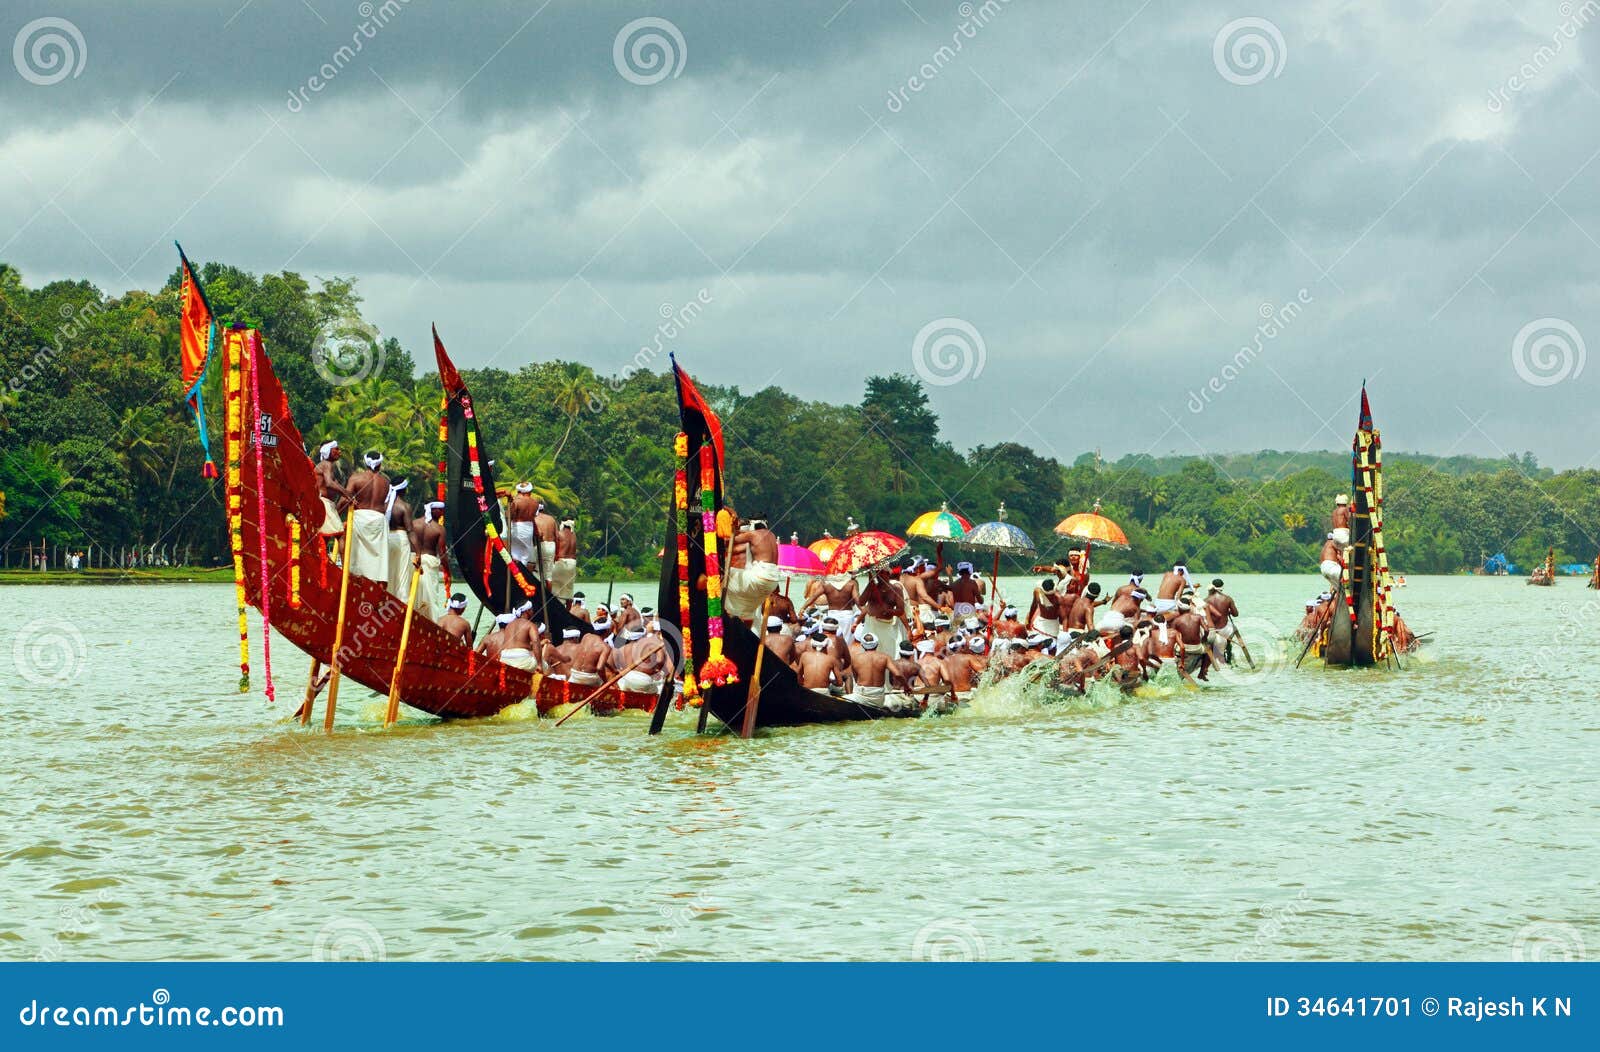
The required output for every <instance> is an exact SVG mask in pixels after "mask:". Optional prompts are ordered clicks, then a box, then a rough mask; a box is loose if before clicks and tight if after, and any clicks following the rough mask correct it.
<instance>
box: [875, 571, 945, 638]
mask: <svg viewBox="0 0 1600 1052" xmlns="http://www.w3.org/2000/svg"><path fill="white" fill-rule="evenodd" d="M925 564H926V560H925V559H922V558H921V557H913V558H912V560H911V561H910V562H909V563H907V564H906V567H905V572H904V573H902V574H901V575H900V589H901V591H903V592H905V595H906V605H907V607H908V609H909V613H910V614H911V616H912V617H916V616H918V615H919V614H920V613H921V611H922V608H923V607H924V606H932V605H933V596H931V595H929V594H928V591H927V589H926V588H925V587H924V585H923V578H922V570H923V567H924V565H925ZM886 649H888V650H890V651H891V652H892V651H895V650H898V649H899V648H898V647H891V648H886Z"/></svg>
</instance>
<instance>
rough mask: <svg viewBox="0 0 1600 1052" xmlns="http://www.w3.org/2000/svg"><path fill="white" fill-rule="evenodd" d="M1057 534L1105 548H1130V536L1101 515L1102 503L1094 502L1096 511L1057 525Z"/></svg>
mask: <svg viewBox="0 0 1600 1052" xmlns="http://www.w3.org/2000/svg"><path fill="white" fill-rule="evenodd" d="M1055 532H1056V533H1058V534H1060V535H1061V536H1063V537H1076V538H1077V539H1078V540H1081V541H1088V542H1089V543H1091V544H1098V545H1100V546H1101V547H1104V548H1120V549H1122V550H1123V551H1127V550H1128V548H1129V544H1128V535H1127V534H1126V533H1123V532H1122V527H1121V526H1118V525H1117V524H1116V523H1114V522H1112V521H1111V520H1110V519H1108V518H1106V517H1105V516H1104V515H1101V514H1100V502H1099V501H1095V502H1094V511H1084V512H1079V513H1078V514H1076V515H1068V516H1067V517H1066V518H1064V519H1062V520H1061V521H1060V522H1058V523H1056V530H1055Z"/></svg>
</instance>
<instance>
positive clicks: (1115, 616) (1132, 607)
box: [1100, 588, 1148, 632]
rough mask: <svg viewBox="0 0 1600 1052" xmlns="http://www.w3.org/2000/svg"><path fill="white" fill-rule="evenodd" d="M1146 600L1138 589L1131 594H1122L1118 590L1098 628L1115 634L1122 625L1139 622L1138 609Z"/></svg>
mask: <svg viewBox="0 0 1600 1052" xmlns="http://www.w3.org/2000/svg"><path fill="white" fill-rule="evenodd" d="M1147 598H1148V596H1146V595H1145V594H1144V591H1143V590H1142V589H1139V588H1135V589H1134V590H1133V591H1131V592H1123V591H1122V590H1121V589H1118V590H1117V595H1116V597H1115V598H1113V599H1112V600H1111V610H1110V611H1109V612H1108V613H1107V615H1106V617H1105V619H1104V620H1103V621H1101V623H1100V627H1101V628H1102V629H1105V630H1106V631H1111V632H1115V631H1116V630H1117V629H1119V628H1121V627H1122V626H1123V625H1131V624H1133V623H1134V622H1135V621H1137V620H1139V608H1140V607H1141V606H1143V605H1144V603H1145V601H1146V599H1147Z"/></svg>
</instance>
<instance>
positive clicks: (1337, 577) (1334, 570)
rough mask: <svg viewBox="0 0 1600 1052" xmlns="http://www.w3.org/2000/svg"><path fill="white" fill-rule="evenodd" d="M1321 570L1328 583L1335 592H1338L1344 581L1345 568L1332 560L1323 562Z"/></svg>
mask: <svg viewBox="0 0 1600 1052" xmlns="http://www.w3.org/2000/svg"><path fill="white" fill-rule="evenodd" d="M1320 569H1321V570H1322V576H1323V577H1324V578H1326V579H1327V582H1328V583H1329V584H1330V585H1332V586H1333V589H1334V591H1336V592H1337V591H1338V590H1339V588H1340V584H1341V582H1342V581H1343V579H1344V567H1342V566H1340V565H1339V564H1338V563H1337V562H1335V561H1333V560H1332V559H1324V560H1322V566H1321V567H1320Z"/></svg>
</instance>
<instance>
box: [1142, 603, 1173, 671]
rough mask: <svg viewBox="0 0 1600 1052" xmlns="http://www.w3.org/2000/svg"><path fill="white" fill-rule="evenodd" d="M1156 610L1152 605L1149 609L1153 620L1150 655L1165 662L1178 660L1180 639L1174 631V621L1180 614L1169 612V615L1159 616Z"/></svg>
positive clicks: (1152, 604)
mask: <svg viewBox="0 0 1600 1052" xmlns="http://www.w3.org/2000/svg"><path fill="white" fill-rule="evenodd" d="M1155 609H1156V608H1155V604H1154V603H1151V604H1150V609H1149V617H1150V619H1151V626H1150V646H1149V647H1148V649H1149V651H1150V655H1151V656H1152V657H1155V658H1159V659H1161V660H1163V661H1168V660H1176V659H1177V645H1178V637H1177V635H1176V634H1174V633H1173V631H1172V619H1173V618H1174V617H1176V616H1177V614H1178V612H1177V611H1176V610H1169V611H1168V612H1167V613H1164V614H1158V613H1156V612H1155Z"/></svg>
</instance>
